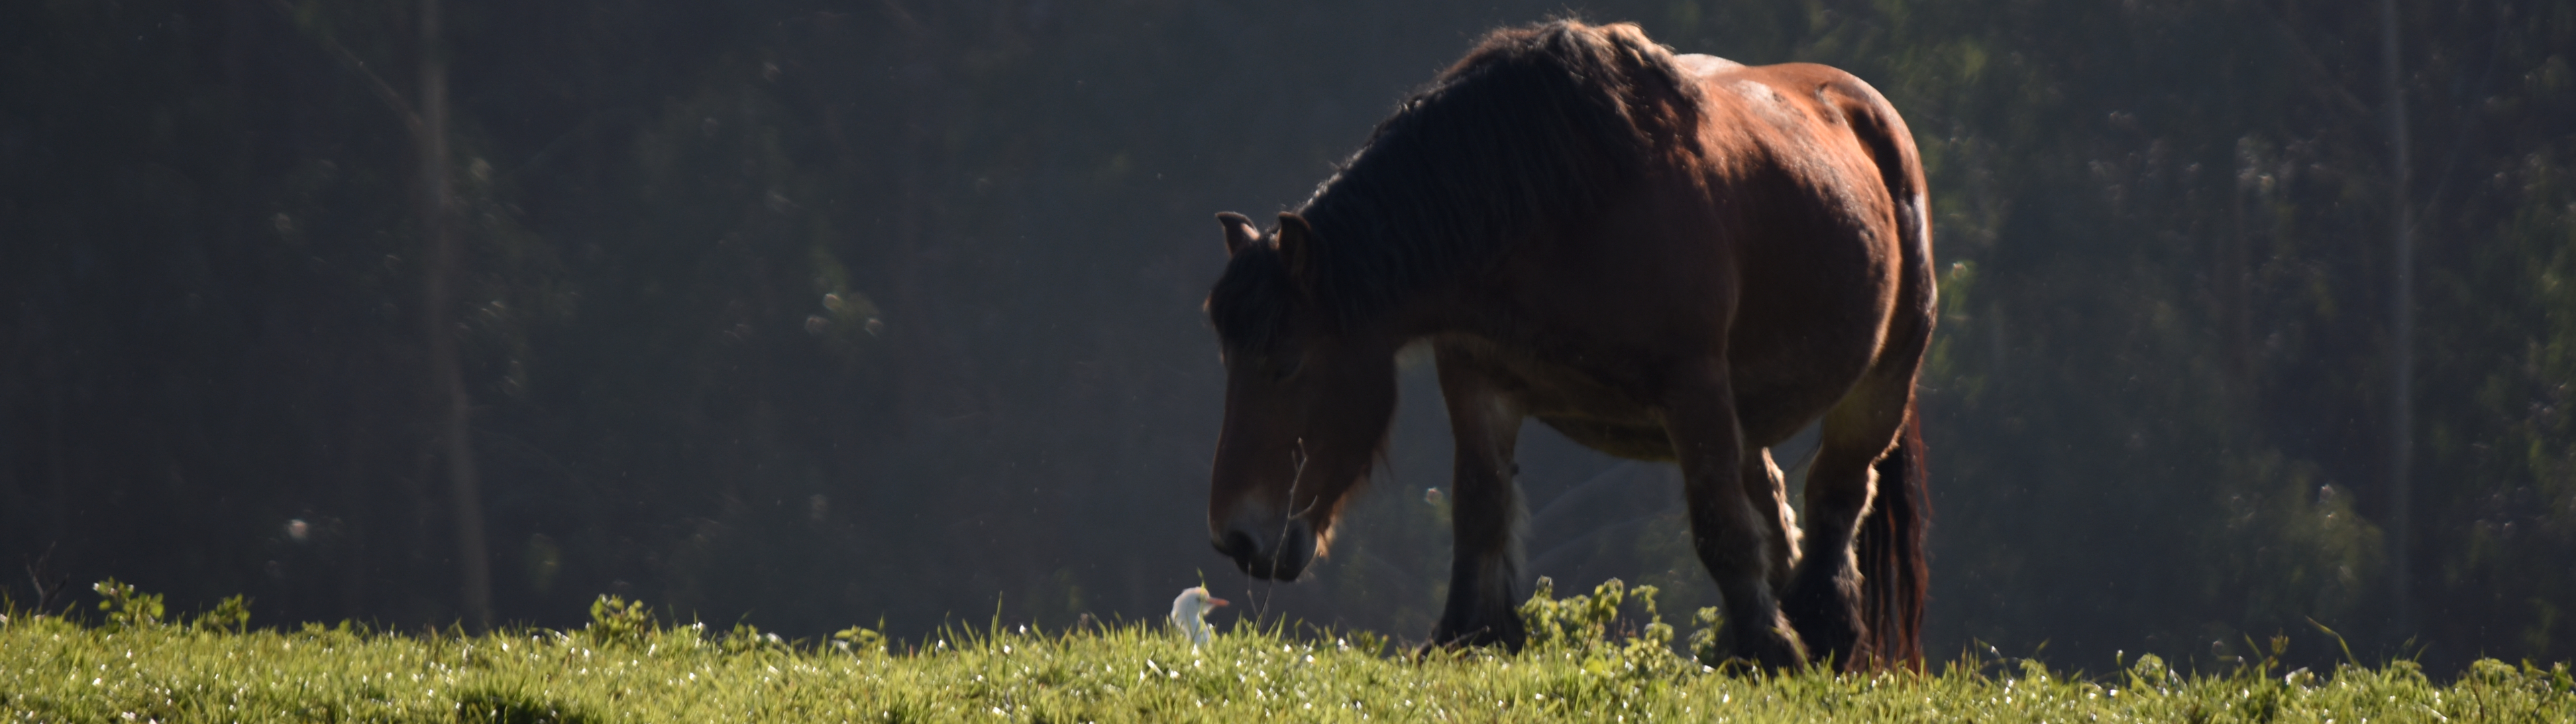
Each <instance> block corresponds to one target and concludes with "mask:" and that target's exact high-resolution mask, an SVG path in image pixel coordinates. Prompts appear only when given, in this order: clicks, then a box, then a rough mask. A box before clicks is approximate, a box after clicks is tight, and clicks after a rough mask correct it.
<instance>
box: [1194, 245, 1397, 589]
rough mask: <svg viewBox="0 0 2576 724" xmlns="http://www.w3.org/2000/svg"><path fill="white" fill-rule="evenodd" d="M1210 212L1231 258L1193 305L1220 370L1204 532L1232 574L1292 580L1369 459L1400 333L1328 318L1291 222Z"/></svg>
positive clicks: (1380, 429) (1389, 395)
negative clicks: (1264, 227)
mask: <svg viewBox="0 0 2576 724" xmlns="http://www.w3.org/2000/svg"><path fill="white" fill-rule="evenodd" d="M1217 220H1218V221H1219V222H1221V223H1223V224H1224V225H1225V247H1226V252H1227V253H1228V254H1229V255H1230V256H1231V258H1230V259H1229V260H1228V261H1227V263H1226V268H1225V275H1224V276H1223V277H1222V278H1220V279H1218V280H1217V283H1216V289H1215V291H1213V292H1211V293H1210V294H1209V295H1208V300H1207V312H1208V318H1209V320H1210V321H1211V322H1213V323H1214V324H1215V325H1216V331H1217V337H1218V340H1219V342H1220V343H1221V344H1222V345H1223V354H1224V360H1225V373H1226V375H1225V376H1226V381H1225V426H1224V428H1223V431H1222V432H1221V433H1219V437H1218V438H1217V447H1216V467H1215V471H1214V475H1213V479H1212V480H1211V481H1210V485H1209V487H1208V538H1209V540H1210V541H1211V542H1213V543H1215V544H1216V549H1217V550H1218V551H1219V552H1222V553H1224V554H1226V555H1227V556H1228V557H1231V558H1233V559H1234V563H1235V565H1236V566H1239V567H1241V568H1242V569H1243V571H1244V572H1245V573H1249V574H1252V575H1253V576H1254V577H1257V578H1270V579H1277V580H1283V581H1293V580H1296V579H1297V577H1298V576H1299V575H1300V574H1303V573H1304V572H1305V570H1306V567H1307V565H1308V564H1309V563H1312V562H1313V561H1314V558H1315V557H1316V556H1317V555H1321V554H1323V553H1324V552H1325V550H1326V549H1327V548H1328V547H1329V546H1330V545H1331V542H1332V530H1333V520H1334V518H1335V516H1337V515H1338V514H1340V512H1341V507H1342V504H1343V503H1344V502H1345V501H1346V500H1347V499H1348V498H1349V496H1350V493H1351V492H1352V491H1353V490H1354V489H1356V488H1357V487H1358V483H1359V482H1360V481H1361V480H1362V479H1364V478H1366V477H1367V476H1368V472H1369V468H1370V465H1371V463H1373V462H1375V461H1376V459H1377V457H1378V455H1379V450H1380V448H1381V443H1383V442H1384V440H1385V438H1386V430H1387V423H1388V420H1389V418H1391V417H1392V416H1393V415H1394V412H1395V366H1394V355H1395V347H1396V343H1397V342H1398V341H1400V340H1395V339H1393V338H1392V335H1391V334H1388V333H1386V332H1383V331H1380V330H1378V329H1377V328H1379V327H1384V326H1385V325H1349V324H1344V323H1342V322H1341V321H1339V320H1337V319H1335V317H1334V314H1333V311H1332V308H1331V307H1330V306H1329V305H1327V304H1325V303H1323V301H1324V300H1323V299H1321V297H1320V295H1319V294H1318V293H1317V291H1316V290H1317V288H1318V285H1317V284H1316V283H1315V272H1314V269H1315V266H1316V265H1315V263H1314V256H1313V255H1314V254H1315V251H1316V249H1315V247H1314V243H1315V236H1314V230H1313V229H1311V228H1310V227H1308V226H1307V225H1306V221H1305V220H1304V219H1302V218H1299V217H1298V216H1297V215H1295V214H1285V213H1283V214H1280V215H1279V221H1280V226H1279V230H1278V231H1275V232H1272V233H1271V234H1268V235H1264V234H1262V233H1261V231H1260V230H1259V229H1257V228H1254V227H1253V225H1252V220H1251V219H1247V218H1244V217H1243V216H1242V215H1241V214H1235V213H1230V212H1229V213H1224V214H1218V215H1217ZM1354 326H1357V327H1365V328H1367V329H1360V330H1354V329H1350V327H1354Z"/></svg>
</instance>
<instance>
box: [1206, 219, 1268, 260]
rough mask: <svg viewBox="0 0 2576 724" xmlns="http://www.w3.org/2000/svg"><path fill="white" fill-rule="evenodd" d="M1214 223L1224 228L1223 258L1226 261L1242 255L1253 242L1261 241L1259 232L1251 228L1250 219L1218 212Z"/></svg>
mask: <svg viewBox="0 0 2576 724" xmlns="http://www.w3.org/2000/svg"><path fill="white" fill-rule="evenodd" d="M1216 223H1218V224H1221V225H1224V226H1225V256H1226V258H1228V259H1231V258H1234V257H1235V256H1236V255H1239V254H1242V253H1243V250H1244V249H1245V248H1248V247H1250V246H1252V243H1253V242H1256V241H1260V240H1261V230H1260V229H1256V228H1253V226H1252V217H1248V216H1244V215H1242V214H1238V213H1234V212H1232V211H1219V212H1216Z"/></svg>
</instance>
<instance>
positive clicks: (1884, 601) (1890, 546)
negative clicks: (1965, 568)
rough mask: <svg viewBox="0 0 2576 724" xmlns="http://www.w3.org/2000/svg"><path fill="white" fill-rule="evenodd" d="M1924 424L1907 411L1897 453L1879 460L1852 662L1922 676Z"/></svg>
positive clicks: (1863, 536) (1863, 531) (1926, 516)
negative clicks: (1859, 640)
mask: <svg viewBox="0 0 2576 724" xmlns="http://www.w3.org/2000/svg"><path fill="white" fill-rule="evenodd" d="M1923 462H1924V461H1923V418H1922V416H1921V415H1919V414H1917V413H1916V407H1915V403H1913V402H1912V401H1908V402H1907V403H1906V406H1905V428H1904V431H1903V432H1902V433H1901V434H1899V435H1898V437H1897V440H1896V448H1895V449H1893V450H1890V451H1888V453H1887V457H1884V458H1881V459H1879V461H1878V466H1877V470H1878V495H1877V498H1876V500H1874V501H1872V502H1871V504H1870V508H1869V516H1868V517H1866V518H1863V519H1862V520H1861V522H1860V532H1859V539H1858V540H1857V541H1855V542H1854V543H1855V547H1857V548H1858V549H1859V551H1858V552H1859V554H1860V560H1859V567H1860V574H1861V597H1860V598H1861V616H1862V621H1863V622H1865V623H1867V624H1868V625H1869V632H1870V636H1869V642H1868V644H1867V646H1866V647H1865V648H1864V649H1863V651H1861V652H1856V654H1855V655H1857V656H1867V657H1870V658H1873V659H1875V661H1874V662H1873V663H1874V664H1875V665H1876V666H1880V667H1904V668H1907V669H1913V670H1916V671H1920V670H1922V669H1923V645H1922V641H1921V637H1922V633H1923V599H1924V594H1925V590H1926V586H1925V583H1926V581H1927V580H1929V579H1928V573H1929V566H1928V565H1927V562H1926V559H1925V555H1924V547H1923V539H1924V536H1923V534H1924V531H1925V529H1927V528H1929V527H1931V523H1932V500H1931V498H1930V497H1929V492H1930V491H1929V490H1928V489H1927V488H1926V485H1925V474H1924V469H1923Z"/></svg>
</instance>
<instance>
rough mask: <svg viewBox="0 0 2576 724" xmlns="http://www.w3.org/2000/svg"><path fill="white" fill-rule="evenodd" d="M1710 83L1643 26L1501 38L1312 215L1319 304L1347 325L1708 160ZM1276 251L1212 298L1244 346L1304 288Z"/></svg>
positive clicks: (1445, 81) (1416, 97)
mask: <svg viewBox="0 0 2576 724" xmlns="http://www.w3.org/2000/svg"><path fill="white" fill-rule="evenodd" d="M1699 123H1700V102H1699V91H1698V87H1697V86H1696V85H1695V84H1693V83H1691V82H1689V81H1688V80H1686V74H1685V73H1684V72H1683V71H1682V70H1681V68H1680V67H1679V66H1677V65H1675V63H1674V61H1673V56H1672V53H1671V52H1670V51H1667V50H1665V49H1664V48H1663V46H1660V45H1656V44H1655V43H1654V41H1651V40H1648V39H1647V38H1646V34H1645V32H1644V31H1641V30H1639V29H1638V28H1637V26H1635V25H1632V24H1628V23H1616V24H1611V25H1586V24H1584V23H1581V22H1578V21H1573V20H1557V21H1552V22H1548V23H1543V24H1539V25H1534V26H1529V27H1520V28H1506V29H1501V30H1496V31H1494V32H1493V33H1491V34H1489V35H1486V36H1485V38H1484V40H1483V41H1481V42H1479V43H1478V44H1477V45H1476V48H1475V49H1474V50H1471V51H1469V52H1468V53H1467V56H1466V57H1465V58H1462V59H1460V60H1459V61H1458V63H1457V64H1456V65H1453V66H1451V67H1450V68H1449V69H1448V70H1447V71H1445V72H1442V73H1441V74H1440V77H1439V78H1438V79H1436V80H1434V81H1433V82H1432V83H1431V84H1430V85H1429V86H1428V87H1426V88H1424V89H1423V90H1421V91H1418V92H1416V93H1414V94H1413V95H1412V97H1410V98H1407V99H1405V101H1404V103H1403V104H1402V105H1400V106H1398V108H1397V110H1396V112H1395V114H1394V115H1393V116H1389V117H1388V118H1387V119H1386V120H1384V121H1381V122H1379V123H1378V126H1377V130H1376V131H1375V132H1373V133H1372V134H1370V137H1369V141H1368V144H1367V145H1365V146H1363V147H1361V149H1360V151H1359V152H1358V153H1356V154H1353V155H1352V156H1351V159H1350V160H1349V161H1348V162H1346V163H1344V164H1343V165H1342V167H1341V169H1340V170H1339V171H1338V172H1337V173H1335V174H1333V176H1332V177H1330V178H1327V179H1325V180H1324V182H1323V183H1322V184H1320V185H1318V186H1317V187H1316V189H1315V195H1314V196H1313V197H1312V198H1310V199H1308V200H1307V201H1306V203H1305V205H1303V206H1302V207H1300V208H1299V209H1298V214H1299V215H1300V216H1303V217H1304V218H1305V219H1306V221H1307V223H1308V224H1309V225H1310V226H1312V228H1313V229H1314V231H1315V234H1314V238H1312V239H1311V240H1310V241H1311V242H1312V243H1313V247H1312V248H1311V249H1310V250H1308V251H1309V252H1310V253H1309V254H1307V255H1306V261H1305V263H1306V264H1307V265H1308V269H1307V271H1309V272H1311V276H1310V278H1309V279H1307V280H1305V281H1306V282H1308V283H1309V284H1311V285H1312V287H1311V291H1312V292H1313V293H1314V296H1313V299H1315V300H1316V301H1317V302H1318V303H1321V304H1324V305H1326V307H1327V309H1328V312H1329V314H1328V316H1329V318H1330V319H1331V320H1332V321H1333V323H1334V324H1335V325H1336V326H1338V327H1341V328H1343V329H1348V328H1349V327H1350V326H1351V325H1352V324H1354V323H1356V322H1358V321H1360V320H1364V319H1368V318H1371V317H1372V316H1373V315H1376V314H1379V313H1382V312H1384V311H1386V309H1387V308H1388V307H1390V306H1392V305H1394V304H1395V303H1396V302H1397V301H1399V300H1400V299H1401V298H1402V297H1403V295H1405V294H1407V293H1410V292H1413V291H1415V290H1419V289H1422V288H1423V287H1425V286H1428V285H1431V284H1436V283H1438V282H1440V281H1442V280H1445V279H1448V278H1451V277H1454V276H1456V275H1457V274H1460V273H1464V272H1467V271H1471V270H1475V269H1479V268H1482V267H1483V266H1484V265H1486V264H1487V263H1489V262H1491V261H1492V260H1493V259H1494V258H1495V257H1497V256H1499V255H1500V253H1501V252H1502V251H1503V250H1504V249H1505V248H1506V247H1507V245H1508V244H1509V243H1510V242H1511V241H1512V240H1513V239H1515V238H1516V237H1520V236H1523V235H1526V234H1528V233H1531V232H1532V231H1533V230H1535V229H1537V228H1542V227H1546V226H1551V225H1564V224H1570V223H1575V222H1579V221H1581V220H1583V219H1585V218H1587V217H1589V216H1591V215H1592V214H1593V213H1594V212H1596V211H1598V210H1599V209H1600V208H1601V207H1602V206H1603V205H1605V204H1607V203H1608V202H1609V201H1610V200H1612V199H1615V198H1617V197H1618V196H1619V195H1620V194H1621V193H1623V192H1624V191H1626V190H1627V189H1628V188H1629V187H1630V186H1631V184H1633V183H1634V182H1635V181H1636V179H1638V178H1640V177H1641V176H1643V175H1644V174H1645V173H1646V172H1648V171H1650V170H1652V169H1654V168H1656V167H1658V166H1661V165H1662V164H1663V162H1664V161H1665V160H1666V159H1671V158H1675V157H1679V156H1691V155H1697V153H1698V143H1697V135H1696V129H1697V128H1698V127H1699ZM1286 273H1287V267H1286V265H1285V264H1283V263H1282V260H1280V259H1279V258H1278V255H1277V254H1276V253H1274V252H1272V251H1271V250H1270V249H1268V248H1267V245H1254V246H1253V247H1252V248H1249V249H1246V250H1244V251H1243V252H1242V253H1239V254H1237V255H1236V257H1235V259H1234V260H1233V261H1232V262H1231V263H1229V264H1228V265H1227V268H1226V273H1225V276H1224V277H1223V278H1221V279H1220V280H1219V281H1218V282H1217V286H1216V290H1215V292H1214V293H1213V294H1212V295H1210V297H1209V312H1210V315H1211V317H1212V318H1213V319H1212V321H1214V322H1215V323H1216V327H1217V331H1218V332H1219V334H1220V335H1221V336H1224V337H1226V338H1227V339H1228V342H1229V343H1230V344H1246V345H1251V346H1261V344H1262V342H1263V341H1264V340H1263V339H1262V338H1264V337H1267V336H1268V335H1270V334H1273V333H1276V332H1277V331H1279V330H1278V327H1279V323H1280V322H1281V321H1284V319H1285V317H1284V313H1285V310H1284V309H1280V308H1278V307H1279V306H1280V305H1285V304H1287V303H1288V302H1289V301H1290V299H1289V298H1288V297H1290V296H1292V295H1293V292H1292V290H1293V289H1294V286H1293V285H1292V284H1291V283H1290V282H1289V280H1288V279H1286V278H1285V275H1286Z"/></svg>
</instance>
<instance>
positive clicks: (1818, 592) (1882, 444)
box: [1781, 366, 1914, 670]
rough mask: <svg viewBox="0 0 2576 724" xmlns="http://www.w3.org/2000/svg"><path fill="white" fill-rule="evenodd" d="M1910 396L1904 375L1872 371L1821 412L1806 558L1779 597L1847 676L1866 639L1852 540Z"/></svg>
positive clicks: (1810, 640) (1811, 643)
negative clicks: (1855, 655)
mask: <svg viewBox="0 0 2576 724" xmlns="http://www.w3.org/2000/svg"><path fill="white" fill-rule="evenodd" d="M1913 395H1914V375H1913V369H1912V368H1911V366H1908V367H1907V369H1905V370H1904V374H1901V375H1899V374H1890V373H1888V372H1887V371H1885V370H1874V371H1873V372H1872V373H1871V374H1870V375H1868V376H1866V377H1864V378H1862V381H1861V384H1860V385H1859V386H1857V387H1855V388H1854V389H1853V390H1852V391H1851V393H1850V394H1848V395H1846V396H1844V397H1843V399H1842V401H1841V402H1838V403H1835V405H1834V407H1833V409H1832V410H1829V411H1827V412H1826V413H1825V421H1824V426H1823V433H1824V435H1823V441H1822V443H1821V445H1820V446H1819V447H1818V449H1817V451H1816V461H1815V464H1814V466H1813V467H1811V468H1809V472H1808V473H1807V496H1806V497H1807V527H1806V530H1805V531H1804V533H1805V537H1806V541H1805V543H1806V546H1805V547H1806V554H1805V556H1803V558H1804V560H1803V561H1802V562H1801V564H1800V565H1799V567H1798V570H1797V573H1796V574H1795V575H1794V576H1793V577H1792V579H1791V580H1790V583H1789V587H1788V589H1787V590H1786V591H1785V592H1784V593H1783V594H1782V595H1781V605H1782V608H1784V609H1785V610H1786V611H1787V613H1788V616H1789V621H1790V623H1791V624H1792V625H1795V626H1797V629H1798V636H1799V638H1800V639H1801V640H1803V641H1805V642H1806V644H1807V646H1808V650H1809V651H1810V652H1811V653H1813V654H1815V655H1816V656H1819V657H1823V656H1831V657H1832V660H1833V662H1834V665H1835V666H1837V667H1842V668H1844V669H1846V670H1849V669H1852V668H1854V667H1855V666H1856V665H1859V664H1860V663H1861V662H1856V661H1854V660H1853V658H1852V657H1853V655H1854V652H1855V651H1856V647H1858V646H1859V644H1860V643H1861V640H1862V639H1863V638H1864V637H1866V636H1868V635H1869V631H1868V627H1867V625H1865V624H1864V623H1863V622H1862V618H1861V608H1860V607H1861V599H1860V584H1861V581H1860V570H1859V568H1858V567H1857V565H1855V560H1856V559H1855V555H1854V553H1853V550H1852V541H1853V537H1854V533H1855V531H1857V530H1858V529H1859V525H1860V519H1861V516H1863V515H1867V514H1868V513H1869V506H1870V502H1871V501H1872V500H1873V499H1874V498H1875V496H1876V493H1877V480H1878V472H1877V471H1876V470H1874V469H1873V467H1872V466H1873V465H1874V464H1876V463H1877V462H1878V459H1879V458H1880V457H1882V456H1884V455H1886V454H1887V453H1888V451H1889V450H1890V449H1891V448H1893V447H1894V446H1895V445H1896V436H1897V433H1898V432H1899V431H1900V430H1901V429H1902V428H1903V426H1904V424H1905V411H1906V408H1907V406H1908V404H1909V403H1910V402H1912V401H1913Z"/></svg>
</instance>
